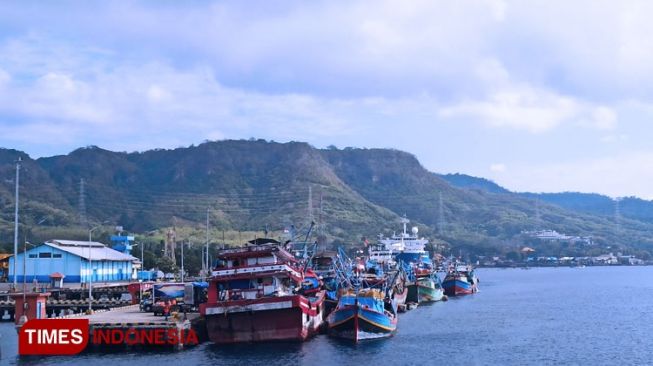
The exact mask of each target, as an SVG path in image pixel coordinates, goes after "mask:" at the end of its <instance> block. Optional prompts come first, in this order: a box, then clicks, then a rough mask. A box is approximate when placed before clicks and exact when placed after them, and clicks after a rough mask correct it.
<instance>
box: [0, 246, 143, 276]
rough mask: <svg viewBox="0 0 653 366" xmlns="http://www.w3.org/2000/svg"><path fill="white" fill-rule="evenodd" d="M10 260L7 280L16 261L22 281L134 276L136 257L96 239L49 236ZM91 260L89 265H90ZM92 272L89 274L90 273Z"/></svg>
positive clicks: (12, 271) (17, 270)
mask: <svg viewBox="0 0 653 366" xmlns="http://www.w3.org/2000/svg"><path fill="white" fill-rule="evenodd" d="M26 254H27V257H24V256H25V253H19V254H18V260H17V261H14V258H13V256H12V257H11V258H10V260H9V273H8V274H9V276H8V277H9V281H10V282H12V281H13V278H14V264H15V263H16V262H17V263H18V266H17V267H16V278H17V280H18V282H23V273H25V274H26V276H25V281H27V282H32V281H34V280H35V279H36V280H38V281H39V282H41V283H44V282H45V283H49V282H50V281H51V276H52V275H55V276H61V275H63V282H64V283H86V282H89V279H91V280H92V281H93V282H110V281H111V282H114V281H129V280H131V279H133V278H135V273H134V267H133V264H134V262H138V260H137V259H136V258H135V257H133V256H131V255H128V254H124V253H121V252H119V251H117V250H114V249H111V248H109V247H107V246H106V245H104V244H102V243H98V242H88V241H73V240H50V241H48V242H45V243H43V244H41V245H38V246H36V247H34V248H31V249H28V250H27V252H26ZM89 262H90V266H89ZM91 275H92V278H90V276H91Z"/></svg>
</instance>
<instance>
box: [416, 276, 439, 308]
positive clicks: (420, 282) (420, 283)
mask: <svg viewBox="0 0 653 366" xmlns="http://www.w3.org/2000/svg"><path fill="white" fill-rule="evenodd" d="M416 282H417V296H418V300H419V302H431V301H440V300H442V297H443V296H444V289H443V288H442V283H441V282H440V278H439V277H438V276H437V275H436V274H435V272H432V273H431V274H430V275H428V276H422V277H417V281H416Z"/></svg>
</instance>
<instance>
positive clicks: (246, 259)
mask: <svg viewBox="0 0 653 366" xmlns="http://www.w3.org/2000/svg"><path fill="white" fill-rule="evenodd" d="M217 258H218V262H219V265H218V266H217V267H216V268H215V269H214V270H213V271H212V277H211V279H210V282H209V289H208V300H207V302H206V303H205V304H202V306H201V307H200V312H201V314H202V315H204V317H205V319H206V327H207V332H208V336H209V339H210V340H211V341H213V342H215V343H219V344H225V343H240V342H259V341H282V340H285V341H304V340H306V339H307V338H309V337H311V336H312V335H314V334H316V333H317V332H318V330H319V327H320V325H321V324H322V321H323V320H322V317H323V312H324V308H323V307H324V290H322V289H321V283H320V281H319V278H318V277H317V275H315V273H313V272H312V271H310V270H306V269H304V268H302V266H300V265H299V263H298V262H297V260H296V259H295V258H294V256H293V255H292V254H291V253H289V252H288V251H286V250H285V249H284V248H283V247H282V246H281V245H280V243H279V242H278V241H276V240H273V239H255V240H252V241H250V242H248V244H247V245H246V246H245V247H241V248H234V249H226V250H222V251H220V252H219V253H218V255H217Z"/></svg>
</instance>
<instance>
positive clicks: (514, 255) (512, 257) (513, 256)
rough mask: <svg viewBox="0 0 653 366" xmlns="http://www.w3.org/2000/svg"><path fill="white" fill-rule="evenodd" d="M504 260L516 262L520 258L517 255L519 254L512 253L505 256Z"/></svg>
mask: <svg viewBox="0 0 653 366" xmlns="http://www.w3.org/2000/svg"><path fill="white" fill-rule="evenodd" d="M506 259H508V260H511V261H513V262H518V261H519V260H520V259H521V256H520V255H519V253H517V252H515V251H512V252H508V254H506Z"/></svg>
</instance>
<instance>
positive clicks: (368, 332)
mask: <svg viewBox="0 0 653 366" xmlns="http://www.w3.org/2000/svg"><path fill="white" fill-rule="evenodd" d="M327 322H328V326H329V334H330V335H332V336H335V337H339V338H345V339H351V340H353V341H355V342H358V341H360V340H365V339H375V338H384V337H390V336H392V335H393V334H394V332H395V331H396V329H397V308H396V305H395V304H394V302H393V301H391V300H390V299H388V298H387V297H386V296H385V294H384V293H383V292H382V291H381V290H379V289H371V288H368V289H362V290H360V291H358V292H354V291H351V290H350V291H347V292H345V293H343V294H342V295H341V296H340V299H339V301H338V306H337V307H336V309H335V310H334V311H333V312H332V313H331V314H330V315H329V317H328V318H327Z"/></svg>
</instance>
